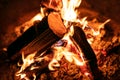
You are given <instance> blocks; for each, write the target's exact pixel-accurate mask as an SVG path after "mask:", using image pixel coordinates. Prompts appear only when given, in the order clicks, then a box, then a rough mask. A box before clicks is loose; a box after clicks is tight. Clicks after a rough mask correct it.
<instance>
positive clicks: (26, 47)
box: [7, 13, 66, 57]
mask: <svg viewBox="0 0 120 80" xmlns="http://www.w3.org/2000/svg"><path fill="white" fill-rule="evenodd" d="M55 16H59V14H53V13H51V14H50V15H48V16H46V17H44V18H43V19H42V21H38V22H37V23H35V24H34V25H33V26H31V27H30V28H29V29H28V30H27V31H26V32H24V33H23V34H22V35H21V36H20V37H18V38H17V39H16V40H15V41H14V42H13V43H12V44H11V45H9V46H8V48H7V52H8V57H12V56H13V55H14V54H16V53H17V52H19V51H24V53H25V54H28V53H32V52H34V51H40V52H43V51H44V50H46V49H47V48H48V47H50V46H51V45H52V44H53V43H55V42H56V41H57V40H59V39H60V38H61V37H62V36H63V35H64V34H65V33H66V28H65V27H64V25H63V23H62V20H61V18H60V16H59V17H55ZM53 20H55V21H53ZM48 21H49V23H48ZM51 22H52V23H51ZM49 24H50V25H49ZM60 24H61V25H60ZM54 26H55V27H54ZM52 27H54V28H52ZM55 28H57V29H59V30H60V31H59V30H56V29H55ZM61 30H62V32H61ZM60 32H61V33H60ZM57 33H59V34H57Z"/></svg>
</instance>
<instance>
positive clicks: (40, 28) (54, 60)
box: [4, 0, 120, 80]
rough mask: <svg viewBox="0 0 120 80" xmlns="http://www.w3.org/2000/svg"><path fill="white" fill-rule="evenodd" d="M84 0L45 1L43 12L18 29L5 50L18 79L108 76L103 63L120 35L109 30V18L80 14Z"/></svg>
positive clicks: (78, 79)
mask: <svg viewBox="0 0 120 80" xmlns="http://www.w3.org/2000/svg"><path fill="white" fill-rule="evenodd" d="M81 2H82V1H81V0H42V1H41V3H40V13H38V14H37V15H36V16H34V17H33V18H32V19H31V20H29V21H27V22H26V23H23V24H22V25H20V26H17V27H16V28H15V33H16V35H17V39H16V40H15V41H13V43H11V44H10V45H9V46H8V47H7V49H6V48H5V49H4V50H5V51H6V52H7V53H8V57H9V58H10V60H11V62H14V63H15V64H14V66H16V71H15V72H14V79H15V80H47V79H50V80H54V79H55V80H59V79H62V80H73V79H75V80H104V79H105V76H104V74H103V73H102V71H101V69H102V68H103V66H102V67H101V65H104V64H103V62H104V61H105V59H106V57H107V56H108V55H109V53H110V52H111V51H112V50H114V49H116V47H119V45H120V36H119V35H118V34H112V33H111V32H109V28H108V27H109V23H110V22H111V19H109V18H106V19H104V21H103V22H100V21H99V20H98V19H97V18H94V19H90V20H89V19H88V18H87V16H85V17H81V16H80V15H81V13H80V10H79V7H80V4H81ZM111 34H112V35H113V36H112V37H110V35H111ZM107 40H110V41H107ZM104 67H105V66H104Z"/></svg>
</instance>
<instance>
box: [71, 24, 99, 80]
mask: <svg viewBox="0 0 120 80" xmlns="http://www.w3.org/2000/svg"><path fill="white" fill-rule="evenodd" d="M73 39H74V40H75V42H76V43H77V44H78V46H79V47H80V48H81V50H82V52H83V53H84V56H85V58H86V60H87V61H88V65H89V68H90V69H91V72H92V75H93V77H94V79H95V80H96V79H98V78H99V79H100V76H101V75H100V71H99V69H98V66H97V59H96V56H95V53H94V51H93V50H92V48H91V46H90V45H89V43H88V42H87V39H86V36H85V33H84V32H83V30H82V29H81V28H80V27H77V26H75V27H74V35H73ZM74 40H73V41H74Z"/></svg>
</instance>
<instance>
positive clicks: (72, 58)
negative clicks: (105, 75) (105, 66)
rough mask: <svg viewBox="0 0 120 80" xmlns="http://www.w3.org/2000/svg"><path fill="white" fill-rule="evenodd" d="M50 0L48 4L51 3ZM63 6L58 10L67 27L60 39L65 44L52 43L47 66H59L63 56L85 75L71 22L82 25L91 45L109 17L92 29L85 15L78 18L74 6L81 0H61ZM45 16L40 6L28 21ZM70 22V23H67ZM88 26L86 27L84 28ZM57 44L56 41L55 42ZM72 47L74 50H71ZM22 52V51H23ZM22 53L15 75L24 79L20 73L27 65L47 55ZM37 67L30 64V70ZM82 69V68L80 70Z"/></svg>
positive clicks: (23, 75)
mask: <svg viewBox="0 0 120 80" xmlns="http://www.w3.org/2000/svg"><path fill="white" fill-rule="evenodd" d="M51 1H53V0H50V3H49V5H51ZM62 3H63V7H62V9H61V10H60V13H61V17H62V19H63V21H64V25H65V26H66V27H67V28H68V32H67V33H66V34H65V35H64V37H63V38H62V39H61V40H63V41H67V44H66V45H65V46H55V45H53V46H52V47H51V48H52V49H53V52H54V55H53V58H52V60H51V61H50V63H49V65H48V68H49V69H50V70H55V67H60V63H59V61H60V60H61V59H62V58H63V57H64V58H65V59H66V60H67V61H68V62H70V63H74V64H75V65H77V66H80V68H81V69H83V72H84V74H85V75H86V76H89V75H91V74H90V73H89V71H88V70H87V69H85V68H86V67H87V65H86V62H87V61H85V59H84V57H83V56H84V54H83V53H82V51H81V50H80V49H79V48H78V46H76V45H75V44H74V43H73V41H72V39H71V37H72V36H73V35H74V29H73V24H72V22H76V23H79V24H81V25H82V27H81V28H82V29H83V30H84V31H85V34H86V36H87V35H88V34H89V35H91V37H89V38H87V40H88V42H89V43H90V44H91V45H92V43H93V41H94V38H95V37H98V36H99V37H100V36H101V33H100V30H101V29H102V28H104V25H105V24H106V23H108V22H109V21H110V19H108V20H106V21H105V22H104V23H101V24H99V25H97V30H96V29H94V28H93V27H92V26H90V24H89V22H88V21H87V17H84V18H82V19H78V13H77V10H76V8H77V7H79V5H80V3H81V0H62ZM44 16H45V14H44V10H43V9H42V8H41V13H39V14H37V15H36V16H35V17H33V18H32V19H31V20H30V22H32V23H33V22H34V21H35V20H41V19H42V18H43V17H44ZM69 23H70V24H69ZM86 28H88V29H86ZM56 44H57V43H56ZM73 47H74V49H75V50H72V48H73ZM23 54H24V53H23ZM23 54H22V60H23V64H22V65H20V64H18V65H20V66H21V69H20V70H19V71H18V72H17V74H16V76H20V78H21V79H23V78H24V79H26V80H28V78H27V77H26V74H25V73H22V71H24V70H25V69H26V68H27V67H29V66H30V65H31V64H32V63H34V62H35V61H38V62H41V61H42V60H44V59H46V60H47V59H48V58H49V57H47V56H44V57H35V55H36V52H35V53H32V54H30V55H28V56H27V57H26V58H25V57H24V55H23ZM37 68H39V67H36V66H32V67H31V68H30V70H34V69H37ZM81 71H82V70H81ZM33 77H34V80H35V79H36V75H35V74H33Z"/></svg>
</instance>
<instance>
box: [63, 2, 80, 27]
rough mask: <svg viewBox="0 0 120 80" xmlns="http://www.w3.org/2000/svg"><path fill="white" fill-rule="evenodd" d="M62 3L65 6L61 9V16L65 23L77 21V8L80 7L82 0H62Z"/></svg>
mask: <svg viewBox="0 0 120 80" xmlns="http://www.w3.org/2000/svg"><path fill="white" fill-rule="evenodd" d="M62 3H63V7H62V10H61V16H62V18H63V19H64V21H65V23H67V22H68V21H71V22H75V21H76V19H77V11H76V10H75V8H76V7H79V5H80V3H81V0H62ZM66 27H67V25H66Z"/></svg>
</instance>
